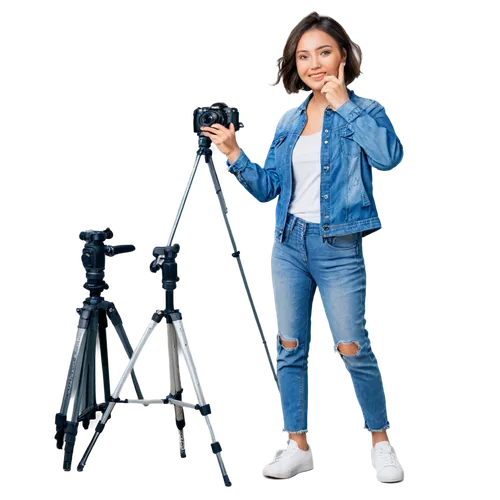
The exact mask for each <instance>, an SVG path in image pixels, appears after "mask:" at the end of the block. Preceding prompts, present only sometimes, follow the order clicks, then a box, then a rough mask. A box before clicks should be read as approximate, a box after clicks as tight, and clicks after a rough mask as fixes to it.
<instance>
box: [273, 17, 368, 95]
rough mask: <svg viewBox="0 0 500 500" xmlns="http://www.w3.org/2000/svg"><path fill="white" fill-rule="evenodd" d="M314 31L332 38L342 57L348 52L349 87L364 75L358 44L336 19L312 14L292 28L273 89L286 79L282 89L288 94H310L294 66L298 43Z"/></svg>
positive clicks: (346, 66) (346, 69) (345, 69)
mask: <svg viewBox="0 0 500 500" xmlns="http://www.w3.org/2000/svg"><path fill="white" fill-rule="evenodd" d="M311 29H319V30H321V31H324V32H325V33H327V34H328V35H330V36H331V37H332V38H333V39H334V40H335V41H336V42H337V44H338V46H339V48H340V52H341V53H342V55H344V53H343V50H342V49H345V50H346V52H347V59H346V65H345V68H344V78H345V85H346V86H347V85H349V84H350V83H351V82H353V81H354V80H355V79H356V78H358V76H359V75H360V74H361V73H362V71H361V60H362V58H363V54H362V52H361V49H360V47H359V45H357V44H355V43H354V42H353V41H352V40H351V39H350V38H349V35H348V34H347V33H346V31H345V30H344V28H343V27H342V26H341V25H340V24H339V23H338V22H337V21H335V19H332V18H331V17H328V16H320V15H319V14H318V13H317V12H311V13H310V14H309V15H308V16H306V17H304V19H302V21H300V22H299V24H297V26H295V28H293V30H292V31H291V33H290V35H289V36H288V40H287V41H286V44H285V48H284V49H283V57H280V58H279V59H278V61H277V66H278V79H277V80H276V83H273V84H272V85H273V86H274V85H277V84H278V83H279V81H280V80H281V78H283V85H284V87H285V90H286V91H287V92H288V93H289V94H292V93H293V94H297V93H298V92H299V90H311V89H310V88H309V87H308V86H307V85H306V84H305V83H304V82H303V81H302V80H301V79H300V76H299V74H298V73H297V64H296V62H295V56H296V54H295V53H296V51H297V45H298V44H299V40H300V38H301V37H302V35H303V34H304V33H305V32H306V31H309V30H311Z"/></svg>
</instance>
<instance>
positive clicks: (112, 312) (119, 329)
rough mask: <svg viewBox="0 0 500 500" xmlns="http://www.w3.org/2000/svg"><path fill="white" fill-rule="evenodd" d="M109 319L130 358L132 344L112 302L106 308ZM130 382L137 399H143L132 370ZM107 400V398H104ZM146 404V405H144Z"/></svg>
mask: <svg viewBox="0 0 500 500" xmlns="http://www.w3.org/2000/svg"><path fill="white" fill-rule="evenodd" d="M107 312H108V316H109V319H110V320H111V321H112V323H113V326H114V327H115V330H116V333H118V337H120V340H121V341H122V344H123V347H124V348H125V352H126V353H127V355H128V357H129V359H130V358H132V354H134V351H133V350H132V346H131V345H130V342H129V341H128V337H127V334H126V333H125V329H124V328H123V323H122V319H121V317H120V315H119V314H118V311H117V310H116V307H115V305H114V304H113V303H110V304H109V308H108V310H107ZM131 377H132V382H133V383H134V387H135V392H136V394H137V399H144V396H143V395H142V392H141V388H140V387H139V382H138V381H137V377H136V376H135V371H134V370H132V374H131ZM106 401H108V399H106ZM144 406H148V405H144Z"/></svg>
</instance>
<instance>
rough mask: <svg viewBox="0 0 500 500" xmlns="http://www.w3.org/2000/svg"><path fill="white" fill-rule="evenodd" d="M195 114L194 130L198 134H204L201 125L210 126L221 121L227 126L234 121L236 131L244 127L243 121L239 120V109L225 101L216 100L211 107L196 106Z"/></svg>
mask: <svg viewBox="0 0 500 500" xmlns="http://www.w3.org/2000/svg"><path fill="white" fill-rule="evenodd" d="M193 114H194V132H196V133H197V134H198V135H202V131H201V129H200V127H210V125H213V124H214V123H220V124H221V125H223V126H224V127H226V128H229V124H230V123H232V124H233V125H234V130H235V131H237V130H239V129H240V128H242V127H243V123H240V122H239V117H240V116H239V113H238V110H237V109H236V108H230V107H229V106H227V105H226V103H224V102H216V103H215V104H212V105H211V106H210V107H209V108H196V109H195V110H194V113H193Z"/></svg>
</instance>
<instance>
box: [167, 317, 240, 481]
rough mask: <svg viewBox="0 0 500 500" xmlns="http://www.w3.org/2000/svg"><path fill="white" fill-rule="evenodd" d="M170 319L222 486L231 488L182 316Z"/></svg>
mask: <svg viewBox="0 0 500 500" xmlns="http://www.w3.org/2000/svg"><path fill="white" fill-rule="evenodd" d="M169 316H170V318H171V319H172V324H173V325H174V328H175V332H176V334H177V338H178V340H179V345H180V347H181V349H182V352H183V354H184V359H185V360H186V363H187V366H188V370H189V375H190V376H191V380H192V381H193V386H194V390H195V392H196V396H197V398H198V403H199V404H200V406H201V408H200V412H201V414H202V415H203V416H204V417H205V420H206V422H207V425H208V429H209V431H210V435H211V437H212V445H211V446H212V451H213V453H215V455H216V456H217V460H218V462H219V467H220V470H221V472H222V477H223V479H224V484H225V485H226V486H231V482H230V481H229V477H228V475H227V473H226V469H225V467H224V462H223V461H222V457H221V451H222V448H221V445H220V444H219V443H218V442H217V441H216V439H215V435H214V431H213V429H212V426H211V424H210V419H209V418H208V415H209V414H210V405H207V404H206V403H205V398H204V396H203V392H202V390H201V386H200V381H199V380H198V374H197V373H196V367H195V366H194V362H193V358H192V356H191V351H190V350H189V345H188V342H187V338H186V334H185V332H184V327H183V325H182V316H181V314H180V312H174V313H170V314H169Z"/></svg>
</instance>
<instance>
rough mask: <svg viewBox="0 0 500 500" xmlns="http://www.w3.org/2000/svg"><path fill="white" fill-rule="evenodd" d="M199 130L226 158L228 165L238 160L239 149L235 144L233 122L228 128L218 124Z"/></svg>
mask: <svg viewBox="0 0 500 500" xmlns="http://www.w3.org/2000/svg"><path fill="white" fill-rule="evenodd" d="M200 130H201V131H202V134H203V135H204V136H205V137H208V138H209V139H211V140H212V142H213V143H214V144H215V145H216V146H217V147H218V148H219V151H220V152H221V153H223V154H225V155H226V156H227V159H228V160H229V163H234V162H235V161H236V160H237V159H238V156H240V153H241V149H240V147H239V146H238V143H237V142H236V132H235V130H234V124H233V122H231V123H230V124H229V128H226V127H224V125H221V124H220V123H214V124H213V125H211V126H210V127H200Z"/></svg>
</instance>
